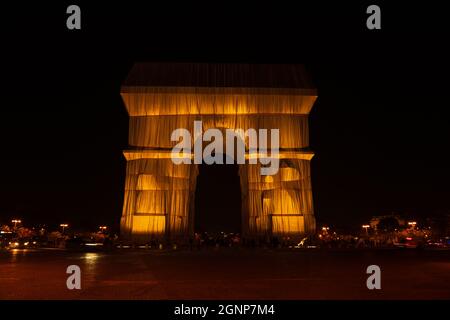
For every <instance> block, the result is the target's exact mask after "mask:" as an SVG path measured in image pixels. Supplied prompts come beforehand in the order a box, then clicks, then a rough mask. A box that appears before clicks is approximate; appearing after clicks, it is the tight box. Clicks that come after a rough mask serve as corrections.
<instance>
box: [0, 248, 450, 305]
mask: <svg viewBox="0 0 450 320" xmlns="http://www.w3.org/2000/svg"><path fill="white" fill-rule="evenodd" d="M72 264H75V265H79V266H80V268H81V270H82V289H81V290H72V291H71V290H68V289H67V287H66V279H67V276H68V275H67V274H66V268H67V266H69V265H72ZM371 264H376V265H379V266H380V268H381V272H382V276H381V285H382V289H381V290H368V289H367V287H366V279H367V277H368V275H367V274H366V268H367V266H368V265H371ZM0 299H450V252H449V251H417V250H408V249H407V250H378V251H355V250H352V251H321V250H312V251H271V250H267V249H253V250H251V249H242V248H227V249H222V248H221V249H219V250H214V249H203V250H200V251H176V252H174V251H171V252H166V251H146V250H145V249H142V250H140V251H126V250H125V249H123V251H116V252H112V253H102V252H98V253H84V252H67V251H55V250H53V251H50V250H15V251H9V252H7V251H0Z"/></svg>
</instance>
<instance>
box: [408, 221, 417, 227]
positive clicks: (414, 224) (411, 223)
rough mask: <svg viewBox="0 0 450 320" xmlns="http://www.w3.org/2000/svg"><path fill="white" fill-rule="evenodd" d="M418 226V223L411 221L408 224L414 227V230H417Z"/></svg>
mask: <svg viewBox="0 0 450 320" xmlns="http://www.w3.org/2000/svg"><path fill="white" fill-rule="evenodd" d="M416 224H417V222H416V221H409V222H408V226H410V227H412V228H415V226H416Z"/></svg>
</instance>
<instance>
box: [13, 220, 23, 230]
mask: <svg viewBox="0 0 450 320" xmlns="http://www.w3.org/2000/svg"><path fill="white" fill-rule="evenodd" d="M11 222H12V223H14V229H15V228H16V227H17V224H18V223H22V220H19V219H13V220H11Z"/></svg>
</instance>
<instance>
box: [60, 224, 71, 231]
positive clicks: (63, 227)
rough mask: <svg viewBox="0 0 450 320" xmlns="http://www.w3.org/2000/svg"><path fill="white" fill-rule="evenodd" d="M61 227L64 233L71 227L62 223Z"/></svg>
mask: <svg viewBox="0 0 450 320" xmlns="http://www.w3.org/2000/svg"><path fill="white" fill-rule="evenodd" d="M59 226H60V227H61V228H62V233H64V230H65V229H66V228H68V227H69V225H68V224H67V223H61V224H60V225H59Z"/></svg>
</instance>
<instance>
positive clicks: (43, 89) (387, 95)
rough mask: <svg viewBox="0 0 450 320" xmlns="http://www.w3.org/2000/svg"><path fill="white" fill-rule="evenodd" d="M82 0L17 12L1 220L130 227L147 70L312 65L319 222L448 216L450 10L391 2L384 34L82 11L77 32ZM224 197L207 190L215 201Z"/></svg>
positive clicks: (351, 21)
mask: <svg viewBox="0 0 450 320" xmlns="http://www.w3.org/2000/svg"><path fill="white" fill-rule="evenodd" d="M289 3H290V2H289ZM69 4H72V3H66V4H55V5H52V6H50V5H46V7H43V5H41V4H34V5H32V6H27V5H22V6H20V7H15V8H8V9H4V16H5V17H4V18H3V17H2V28H1V29H2V31H1V32H2V45H1V47H2V49H1V51H2V53H3V54H2V56H3V58H2V62H3V68H2V80H3V81H2V82H3V84H2V102H1V116H0V144H1V150H2V151H1V160H0V192H1V197H0V199H1V200H0V223H7V222H8V221H10V219H11V218H13V217H18V218H22V219H23V220H24V222H25V224H27V223H30V224H31V223H49V224H59V223H61V222H69V223H71V224H72V225H75V226H89V227H96V226H97V225H99V224H108V225H111V226H115V227H118V225H119V219H120V215H121V210H122V201H123V189H124V178H125V159H124V157H123V156H122V150H124V149H126V148H127V141H128V140H127V139H128V117H127V113H126V110H125V107H124V105H123V103H122V101H121V97H120V95H119V90H120V85H121V82H122V81H123V80H124V78H125V77H126V75H127V73H128V71H129V69H130V68H131V66H132V65H133V62H134V61H189V62H245V63H258V62H259V63H304V64H305V65H306V67H307V69H308V70H309V72H310V74H311V76H312V78H313V82H314V84H315V86H316V87H317V88H318V92H319V98H318V100H317V102H316V104H315V105H314V107H313V111H312V113H311V116H310V141H311V143H310V144H311V148H312V150H314V151H315V152H316V156H315V157H314V159H313V160H312V183H313V193H314V206H315V214H316V217H317V219H318V221H319V223H328V224H331V225H335V226H342V227H351V226H359V225H360V224H361V223H363V222H366V221H367V220H368V219H370V217H371V216H372V215H377V214H388V213H391V212H398V213H405V214H412V215H417V216H419V217H426V216H431V215H434V214H437V213H439V212H449V211H450V202H449V199H450V184H449V181H450V165H449V164H450V151H449V150H450V148H449V147H450V143H449V138H450V120H449V117H448V115H449V114H448V107H449V105H450V103H449V98H448V91H449V88H448V84H449V80H448V75H449V71H450V70H449V63H448V57H450V54H449V52H448V51H449V50H448V49H447V48H446V46H447V45H448V32H447V33H446V32H445V30H444V29H442V28H443V27H444V23H445V20H444V17H443V16H438V15H437V13H439V12H444V10H443V9H442V8H441V9H439V8H436V7H434V8H432V6H429V9H426V8H418V7H413V8H411V7H409V8H408V7H407V6H399V7H398V8H395V7H392V6H387V5H386V6H384V7H383V6H382V30H378V31H369V30H367V29H366V27H365V19H366V16H367V15H366V14H365V8H366V7H367V5H363V4H345V5H344V4H341V5H340V7H337V5H334V6H331V5H327V4H325V3H322V4H318V5H317V6H315V7H311V6H306V5H302V6H296V7H294V6H293V5H292V7H289V6H288V5H286V4H285V5H281V4H278V5H277V7H274V6H273V5H270V4H262V3H260V4H259V5H258V3H256V2H255V3H254V4H253V5H252V6H250V5H249V6H248V7H240V6H232V5H228V6H225V5H223V6H221V7H219V6H218V7H215V8H213V7H211V6H208V5H206V4H203V5H200V4H197V5H195V6H194V5H190V4H188V3H184V5H183V6H180V5H175V4H172V5H171V6H165V7H162V6H161V7H159V6H150V5H149V6H148V7H144V6H142V5H137V4H135V5H132V4H130V3H129V2H127V4H126V5H125V4H123V5H121V4H111V3H110V2H109V3H108V4H104V5H103V6H99V7H92V6H91V5H88V4H84V3H83V2H81V3H79V5H80V7H81V10H82V29H81V31H69V30H67V29H66V25H65V20H66V17H67V15H66V14H65V10H66V7H67V5H69ZM432 10H434V11H432ZM205 179H206V180H205ZM221 179H223V180H224V181H225V182H224V183H223V184H222V183H218V181H220V180H221ZM210 180H211V181H210V184H208V178H203V180H202V185H206V186H208V185H210V186H217V188H219V189H218V190H217V191H216V192H218V193H221V194H222V193H223V191H222V189H223V188H225V187H224V185H225V186H226V185H227V183H231V184H233V179H231V180H230V178H229V170H222V172H221V170H216V171H215V173H214V175H211V178H210ZM221 188H222V189H221ZM211 190H213V188H212V187H203V188H202V189H201V190H199V192H201V194H200V195H198V196H200V197H203V198H205V199H206V198H210V199H214V196H212V195H210V196H208V192H212V191H211ZM231 196H232V195H231V194H230V197H231ZM205 201H206V200H205ZM231 202H232V203H233V201H231ZM235 202H236V201H235ZM237 202H238V201H237ZM209 204H210V205H211V206H213V205H217V202H216V201H213V200H210V202H209ZM209 204H205V205H209ZM237 206H239V204H237ZM235 220H236V219H235ZM230 228H233V226H230Z"/></svg>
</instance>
